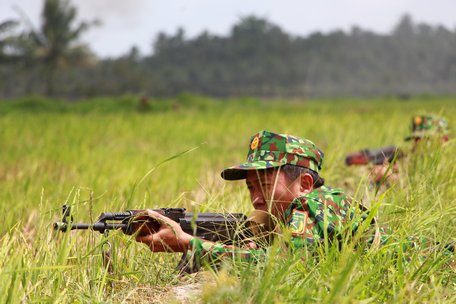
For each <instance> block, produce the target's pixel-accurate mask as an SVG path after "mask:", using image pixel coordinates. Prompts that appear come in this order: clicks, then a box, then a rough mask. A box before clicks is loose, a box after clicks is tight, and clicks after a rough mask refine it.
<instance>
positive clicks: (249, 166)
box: [221, 131, 324, 180]
mask: <svg viewBox="0 0 456 304" xmlns="http://www.w3.org/2000/svg"><path fill="white" fill-rule="evenodd" d="M323 158H324V154H323V152H322V151H321V150H320V149H318V148H317V146H316V145H315V144H314V143H313V142H311V141H310V140H307V139H303V138H299V137H295V136H291V135H287V134H276V133H272V132H269V131H260V132H259V133H257V134H255V135H254V136H252V138H251V140H250V144H249V152H248V154H247V162H245V163H243V164H240V165H238V166H233V167H229V168H227V169H225V170H223V172H222V174H221V175H222V178H224V179H226V180H238V179H244V178H246V174H247V170H260V169H268V168H275V167H280V166H283V165H286V164H289V165H295V166H300V167H304V168H308V169H311V170H313V171H315V172H317V173H318V172H319V171H320V169H321V166H322V164H323Z"/></svg>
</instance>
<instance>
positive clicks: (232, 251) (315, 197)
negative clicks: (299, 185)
mask: <svg viewBox="0 0 456 304" xmlns="http://www.w3.org/2000/svg"><path fill="white" fill-rule="evenodd" d="M354 214H355V210H354V209H353V208H352V204H351V199H350V198H349V197H348V196H347V195H346V194H345V193H344V192H343V191H342V190H340V189H331V188H329V187H325V186H322V187H319V188H317V189H314V190H313V191H312V192H310V193H309V194H308V195H306V196H302V197H299V198H297V199H296V200H295V201H293V202H292V204H291V205H290V207H289V208H288V209H287V210H286V211H285V217H286V219H287V223H286V224H287V226H288V227H289V228H290V229H291V233H292V240H291V243H292V244H290V245H291V247H292V248H295V249H296V248H302V247H304V246H306V247H309V246H310V245H312V244H314V243H315V242H320V241H322V240H323V239H324V235H325V226H327V232H326V233H327V235H328V237H329V238H330V239H331V238H334V237H335V236H336V235H337V236H338V235H339V234H340V233H342V231H343V230H344V229H345V227H346V225H345V224H346V222H347V220H349V219H350V220H351V219H352V218H353V216H354ZM365 217H366V215H364V217H360V218H361V219H362V220H364V219H365ZM357 227H358V223H354V224H353V227H352V228H351V229H350V231H353V232H354V231H356V229H357ZM372 239H373V238H372ZM191 248H192V250H191V251H190V252H189V255H191V256H197V257H198V258H201V259H203V260H204V261H206V262H208V263H213V262H214V261H218V260H220V259H222V258H223V257H230V258H232V259H240V260H242V261H246V262H251V261H258V260H261V259H264V256H265V252H264V251H263V250H253V249H251V250H248V249H239V248H235V247H233V246H227V245H223V244H221V243H208V242H204V241H202V240H200V239H197V238H193V239H192V240H191Z"/></svg>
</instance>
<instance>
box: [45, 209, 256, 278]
mask: <svg viewBox="0 0 456 304" xmlns="http://www.w3.org/2000/svg"><path fill="white" fill-rule="evenodd" d="M152 210H153V211H156V212H158V213H160V214H161V215H163V216H166V217H168V218H170V219H171V220H173V221H175V222H177V223H179V225H180V226H181V228H182V230H183V231H184V232H186V233H188V234H190V235H193V236H195V237H198V238H201V239H203V240H207V241H211V242H222V243H224V244H228V245H231V244H236V243H238V242H242V241H244V240H246V239H248V238H250V237H251V236H252V234H251V233H250V231H249V229H248V228H247V223H248V221H247V217H246V216H245V215H244V214H241V213H196V214H194V213H189V212H185V208H160V209H152ZM62 213H63V217H62V221H61V222H55V223H54V225H53V227H54V230H59V231H62V232H67V231H70V230H93V231H98V232H100V233H102V234H104V235H105V236H107V234H108V233H109V230H122V231H123V232H124V233H125V234H128V235H132V234H139V235H147V234H149V233H151V232H152V233H153V232H156V231H158V229H159V228H160V223H159V222H158V221H156V220H155V219H153V218H151V217H150V216H147V215H146V214H145V210H128V211H125V212H103V213H102V214H101V215H100V216H99V218H98V220H97V221H96V222H95V223H93V224H86V223H73V216H72V215H71V209H70V206H68V205H63V210H62ZM103 256H104V253H103ZM190 264H195V265H189V262H188V261H187V259H186V254H185V253H184V256H183V257H182V259H181V261H180V262H179V265H178V269H179V271H181V272H187V273H192V272H195V271H198V268H199V265H196V264H197V263H190Z"/></svg>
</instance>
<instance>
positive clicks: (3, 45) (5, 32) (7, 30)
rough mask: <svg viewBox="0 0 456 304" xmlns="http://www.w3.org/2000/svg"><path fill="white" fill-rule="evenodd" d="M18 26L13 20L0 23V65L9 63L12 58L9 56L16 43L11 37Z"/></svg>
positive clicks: (14, 38)
mask: <svg viewBox="0 0 456 304" xmlns="http://www.w3.org/2000/svg"><path fill="white" fill-rule="evenodd" d="M18 24H19V23H18V22H17V21H15V20H6V21H3V22H0V63H1V62H8V61H11V60H12V59H13V57H14V56H13V55H12V54H10V52H11V51H13V49H14V47H15V42H16V37H15V36H13V34H12V31H13V29H14V28H15V27H17V25H18Z"/></svg>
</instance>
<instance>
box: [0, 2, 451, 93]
mask: <svg viewBox="0 0 456 304" xmlns="http://www.w3.org/2000/svg"><path fill="white" fill-rule="evenodd" d="M76 15H77V11H76V9H75V8H74V7H73V6H72V5H71V3H70V2H69V1H68V0H46V1H45V2H44V7H43V11H42V18H41V19H42V20H41V25H40V27H39V28H36V29H33V28H32V27H29V29H28V30H26V31H24V32H21V33H15V27H17V25H18V23H19V21H17V20H6V21H4V22H0V79H1V81H0V98H3V99H4V98H15V97H18V96H23V95H30V94H39V95H45V96H51V97H59V98H88V97H94V96H110V95H123V94H140V95H146V96H156V97H169V96H175V95H177V94H179V93H182V92H192V93H197V94H204V95H210V96H216V97H232V96H260V97H287V98H290V97H296V98H315V97H335V96H339V97H351V96H354V97H371V96H400V97H402V98H407V97H409V96H414V95H423V94H429V95H453V94H456V29H448V28H445V27H444V26H440V25H428V24H424V23H417V22H415V21H414V20H413V19H412V18H411V17H410V16H408V15H405V16H403V17H402V18H401V19H400V20H399V21H398V23H397V24H396V25H395V26H394V28H393V30H392V31H391V32H390V33H389V34H378V33H375V32H372V31H368V30H364V29H361V28H359V27H353V28H352V29H351V30H350V31H342V30H339V31H333V32H330V33H320V32H315V33H312V34H310V35H308V36H306V37H300V36H294V35H291V34H289V33H287V32H285V31H284V30H283V29H281V28H280V27H279V26H278V25H276V24H274V23H272V22H270V21H269V20H267V19H266V18H259V17H255V16H246V17H243V18H241V19H240V20H239V21H238V22H237V23H236V24H234V25H233V27H232V28H231V31H230V33H229V35H228V36H225V37H223V36H217V35H213V34H211V33H209V32H203V33H201V34H200V35H198V36H197V37H194V38H187V37H186V35H185V30H184V29H182V28H179V29H178V30H177V31H176V33H174V34H171V35H170V34H165V33H159V34H158V35H157V37H155V40H154V43H153V45H152V50H151V52H150V54H146V55H143V54H141V53H140V52H139V51H138V49H137V48H136V47H132V48H131V50H130V52H129V53H128V54H125V55H123V56H119V57H118V58H110V59H102V58H96V57H95V56H94V55H93V54H92V53H91V52H90V48H89V46H87V45H84V44H81V43H78V41H79V38H80V36H81V35H82V34H83V33H84V32H85V31H87V30H89V29H90V27H91V26H94V25H96V24H95V23H93V22H92V23H90V22H79V23H77V22H76ZM22 22H24V21H22Z"/></svg>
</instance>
